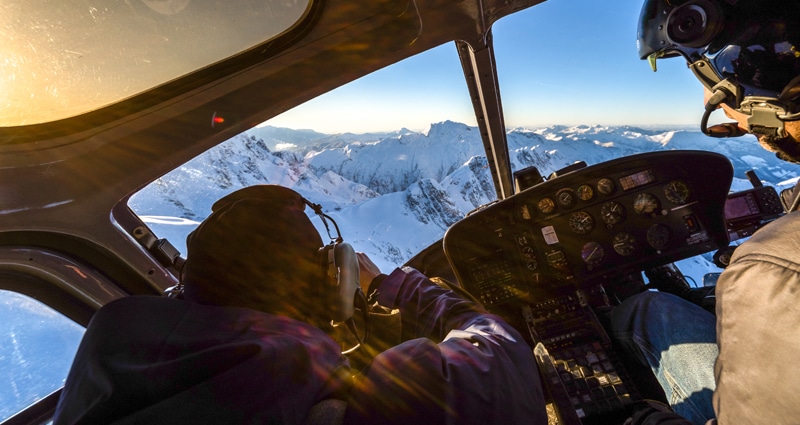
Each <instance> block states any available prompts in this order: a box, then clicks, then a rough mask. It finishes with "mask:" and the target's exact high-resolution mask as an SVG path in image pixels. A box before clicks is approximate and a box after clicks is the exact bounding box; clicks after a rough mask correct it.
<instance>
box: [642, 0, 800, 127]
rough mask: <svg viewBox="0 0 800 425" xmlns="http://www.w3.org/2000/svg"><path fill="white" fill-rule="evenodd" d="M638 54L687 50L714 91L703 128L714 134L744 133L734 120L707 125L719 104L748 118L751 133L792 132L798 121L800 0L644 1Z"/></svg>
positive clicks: (685, 53)
mask: <svg viewBox="0 0 800 425" xmlns="http://www.w3.org/2000/svg"><path fill="white" fill-rule="evenodd" d="M637 35H638V48H639V57H640V58H641V59H648V60H649V62H650V65H651V67H652V68H653V70H654V71H655V70H656V60H657V59H659V58H668V57H675V56H682V57H683V58H684V59H686V61H687V63H688V65H689V68H690V69H691V70H692V71H693V72H694V74H695V76H696V77H697V78H698V79H699V80H700V82H701V83H702V84H703V85H704V86H705V87H706V88H707V89H708V90H709V91H710V92H711V93H712V94H711V96H710V98H709V99H708V103H707V104H706V111H705V113H704V114H703V118H702V120H701V130H702V131H703V132H704V133H706V134H707V135H709V136H713V137H731V136H740V135H743V134H746V133H744V132H742V131H740V130H738V127H737V126H736V125H735V124H723V125H719V126H714V127H712V128H708V126H707V124H708V118H709V116H710V114H711V112H712V111H713V110H714V109H716V108H717V107H718V106H720V105H721V104H723V103H724V104H726V105H728V106H729V107H730V108H731V109H734V110H736V111H738V112H740V113H742V114H744V115H746V116H747V131H748V132H750V133H753V134H756V135H764V136H770V137H773V138H784V137H786V133H785V129H784V124H783V123H784V122H785V121H794V120H798V119H800V2H799V1H795V0H645V2H644V5H643V7H642V11H641V15H640V18H639V28H638V34H637Z"/></svg>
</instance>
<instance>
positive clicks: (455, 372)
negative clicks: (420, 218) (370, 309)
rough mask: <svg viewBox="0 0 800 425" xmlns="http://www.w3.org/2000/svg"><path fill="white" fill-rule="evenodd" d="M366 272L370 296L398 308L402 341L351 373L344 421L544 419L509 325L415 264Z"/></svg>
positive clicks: (534, 376) (532, 373)
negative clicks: (357, 372)
mask: <svg viewBox="0 0 800 425" xmlns="http://www.w3.org/2000/svg"><path fill="white" fill-rule="evenodd" d="M359 260H360V261H362V262H363V261H364V260H363V259H362V258H359ZM370 263H371V262H370ZM375 270H377V268H375ZM373 276H374V274H373ZM373 276H370V273H369V270H367V272H366V273H364V266H363V265H362V277H363V278H364V280H365V281H370V280H371V281H372V282H371V286H370V287H369V291H370V292H369V293H373V294H374V299H376V300H377V301H378V302H379V304H381V305H383V306H386V307H389V308H397V309H399V310H400V316H401V322H402V328H403V329H402V335H403V338H402V339H403V342H401V343H400V344H399V345H397V346H395V347H392V348H390V349H388V350H386V351H384V352H383V353H381V354H379V355H377V356H376V357H375V359H374V360H373V361H372V363H371V364H370V365H369V366H367V368H366V369H365V370H364V371H363V373H362V375H361V376H359V377H358V378H357V380H356V382H355V387H354V389H353V395H352V399H351V400H350V402H349V403H348V410H347V414H346V420H345V422H346V423H383V424H386V423H404V424H408V423H459V424H470V423H475V424H488V423H503V424H513V423H520V422H524V423H533V424H536V423H540V424H545V423H547V417H546V414H545V407H544V406H545V403H544V396H543V392H542V388H541V385H540V381H539V375H538V371H537V368H536V361H535V359H534V357H533V354H532V352H531V349H530V347H529V346H528V344H527V343H526V342H525V341H524V340H523V339H522V337H521V336H520V335H519V333H518V332H517V331H516V330H515V329H514V328H512V327H511V326H510V325H508V324H507V323H505V322H504V321H503V320H502V319H501V318H499V317H497V316H495V315H492V314H489V313H487V312H486V311H484V310H483V309H482V308H481V307H480V306H478V305H477V304H475V303H474V302H472V301H470V300H467V299H464V298H462V297H461V296H459V295H458V294H456V293H455V292H453V291H450V290H448V289H445V288H442V287H440V286H438V285H436V284H435V283H433V282H432V281H431V280H430V279H428V278H427V277H426V276H424V275H423V274H421V273H420V272H418V271H416V270H414V269H411V268H403V269H396V270H394V271H393V272H392V273H391V274H390V275H388V276H386V275H378V276H377V277H376V278H375V279H372V277H373ZM363 286H366V285H363Z"/></svg>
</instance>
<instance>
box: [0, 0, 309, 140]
mask: <svg viewBox="0 0 800 425" xmlns="http://www.w3.org/2000/svg"><path fill="white" fill-rule="evenodd" d="M233 3H236V4H233ZM309 5H310V0H288V1H276V0H271V1H258V2H255V1H249V0H227V1H191V0H130V1H124V2H123V1H116V2H107V1H105V2H102V1H86V0H62V1H59V2H32V1H29V0H8V1H3V2H2V4H0V34H2V38H3V43H0V127H4V126H18V125H27V124H39V123H44V122H48V121H55V120H58V119H62V118H68V117H71V116H75V115H78V114H81V113H84V112H89V111H92V110H95V109H98V108H100V107H102V106H106V105H109V104H111V103H114V102H117V101H119V100H122V99H125V98H127V97H130V96H133V95H135V94H138V93H141V92H143V91H145V90H147V89H150V88H152V87H155V86H158V85H160V84H162V83H165V82H168V81H170V80H173V79H175V78H178V77H180V76H182V75H186V74H188V73H190V72H192V71H195V70H197V69H200V68H203V67H205V66H207V65H210V64H213V63H215V62H218V61H220V60H222V59H225V58H228V57H231V56H233V55H235V54H237V53H240V52H242V51H244V50H247V49H249V48H251V47H254V46H256V45H259V44H261V43H263V42H265V41H268V40H271V39H273V38H275V37H277V36H279V35H281V34H283V33H285V32H286V31H288V30H289V29H291V28H292V27H293V26H294V25H295V24H296V23H297V22H299V21H300V20H301V19H302V18H303V17H304V16H305V15H306V13H307V12H308V9H309Z"/></svg>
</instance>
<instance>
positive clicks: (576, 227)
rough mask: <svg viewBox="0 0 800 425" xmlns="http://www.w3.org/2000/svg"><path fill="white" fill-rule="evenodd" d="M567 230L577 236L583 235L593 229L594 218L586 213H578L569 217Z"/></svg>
mask: <svg viewBox="0 0 800 425" xmlns="http://www.w3.org/2000/svg"><path fill="white" fill-rule="evenodd" d="M569 228H570V229H572V231H573V232H575V233H577V234H579V235H585V234H587V233H589V232H591V231H592V230H593V229H594V218H593V217H592V216H591V215H590V214H589V213H587V212H586V211H578V212H574V213H572V215H570V216H569Z"/></svg>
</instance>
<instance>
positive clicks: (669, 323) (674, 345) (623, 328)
mask: <svg viewBox="0 0 800 425" xmlns="http://www.w3.org/2000/svg"><path fill="white" fill-rule="evenodd" d="M715 326H716V323H715V318H714V315H712V314H711V313H709V312H707V311H705V310H703V309H702V308H700V307H698V306H697V305H695V304H692V303H690V302H688V301H686V300H683V299H681V298H679V297H677V296H674V295H672V294H667V293H662V292H650V291H648V292H642V293H640V294H637V295H634V296H632V297H630V298H628V299H627V300H625V301H624V302H623V303H622V304H620V305H618V306H617V307H615V308H614V310H613V311H612V312H611V329H609V332H610V334H611V337H612V338H614V339H615V340H616V341H617V342H618V343H619V344H620V345H622V346H623V347H625V349H627V350H629V351H630V354H631V355H632V356H633V357H635V358H637V359H639V361H641V362H642V364H644V365H647V366H650V368H651V369H652V370H653V373H654V374H655V375H656V378H657V379H658V381H659V383H660V384H661V386H662V387H663V388H664V393H665V394H666V396H667V400H668V401H669V403H670V405H671V406H672V408H673V409H674V410H675V412H677V413H678V414H680V415H681V416H683V417H685V418H687V419H689V420H691V421H692V423H695V424H699V425H702V424H704V423H705V422H706V421H707V420H708V419H711V418H713V417H714V410H713V407H712V404H711V397H712V395H713V392H714V388H715V384H714V361H715V360H716V358H717V354H718V350H717V344H716V328H715Z"/></svg>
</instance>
